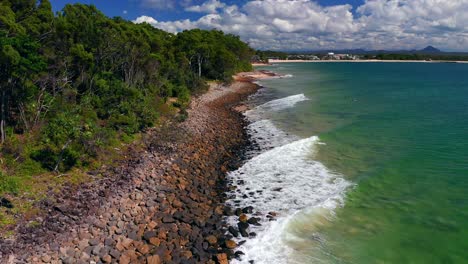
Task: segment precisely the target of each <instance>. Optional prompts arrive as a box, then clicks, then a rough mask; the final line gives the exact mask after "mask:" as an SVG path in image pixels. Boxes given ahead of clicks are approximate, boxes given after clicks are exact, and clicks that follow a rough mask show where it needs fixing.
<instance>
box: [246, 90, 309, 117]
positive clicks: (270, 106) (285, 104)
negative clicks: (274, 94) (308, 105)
mask: <svg viewBox="0 0 468 264" xmlns="http://www.w3.org/2000/svg"><path fill="white" fill-rule="evenodd" d="M306 100H309V98H307V97H306V96H305V95H304V94H296V95H291V96H288V97H285V98H281V99H277V100H273V101H270V102H267V103H265V104H262V105H259V106H257V107H255V108H254V109H251V110H249V111H246V112H245V116H247V118H249V119H250V120H251V121H254V120H258V119H261V118H262V117H263V115H265V114H268V113H271V112H276V111H281V110H285V109H288V108H292V107H294V106H295V105H296V104H297V103H299V102H302V101H306Z"/></svg>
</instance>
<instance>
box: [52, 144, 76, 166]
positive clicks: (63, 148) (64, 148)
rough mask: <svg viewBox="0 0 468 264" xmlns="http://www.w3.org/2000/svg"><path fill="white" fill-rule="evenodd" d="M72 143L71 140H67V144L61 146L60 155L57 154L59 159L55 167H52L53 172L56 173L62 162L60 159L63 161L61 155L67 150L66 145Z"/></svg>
mask: <svg viewBox="0 0 468 264" xmlns="http://www.w3.org/2000/svg"><path fill="white" fill-rule="evenodd" d="M71 142H72V140H71V139H69V140H68V141H67V143H65V145H63V147H62V150H61V151H60V154H59V157H58V159H57V163H56V164H55V167H54V171H55V172H57V171H58V167H59V165H60V163H61V162H62V159H63V153H64V152H65V150H66V149H67V148H68V145H70V143H71Z"/></svg>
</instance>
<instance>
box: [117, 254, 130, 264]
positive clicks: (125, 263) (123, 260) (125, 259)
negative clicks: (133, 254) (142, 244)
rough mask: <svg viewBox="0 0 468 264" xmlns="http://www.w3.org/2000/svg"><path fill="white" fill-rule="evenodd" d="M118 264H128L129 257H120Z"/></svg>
mask: <svg viewBox="0 0 468 264" xmlns="http://www.w3.org/2000/svg"><path fill="white" fill-rule="evenodd" d="M119 263H120V264H130V257H129V256H127V255H122V256H120V258H119Z"/></svg>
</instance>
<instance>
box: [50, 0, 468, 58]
mask: <svg viewBox="0 0 468 264" xmlns="http://www.w3.org/2000/svg"><path fill="white" fill-rule="evenodd" d="M51 2H52V5H53V7H54V10H55V11H58V10H60V9H62V8H63V6H64V5H66V4H67V3H76V2H79V3H85V4H94V5H95V6H97V7H98V8H99V9H100V10H101V11H103V12H104V13H105V14H106V15H108V16H110V17H113V16H121V17H123V18H126V19H128V20H131V21H134V22H136V23H143V22H146V23H149V24H151V25H153V26H154V27H157V28H161V29H164V30H167V31H170V32H173V33H177V32H180V31H182V30H186V29H192V28H204V29H213V28H216V29H220V30H223V31H225V32H228V33H233V34H237V35H239V36H240V37H241V38H242V39H243V40H244V41H247V42H249V44H250V45H251V46H253V47H255V48H260V49H274V50H316V49H352V48H364V49H390V50H392V49H393V50H399V49H422V48H424V47H425V46H428V45H433V46H436V47H438V48H441V49H443V50H446V51H468V0H112V1H110V0H94V1H93V0H77V1H70V0H55V1H54V0H53V1H51Z"/></svg>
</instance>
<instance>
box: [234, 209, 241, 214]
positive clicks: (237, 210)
mask: <svg viewBox="0 0 468 264" xmlns="http://www.w3.org/2000/svg"><path fill="white" fill-rule="evenodd" d="M234 214H235V215H237V216H240V215H241V214H242V209H240V208H237V209H236V211H235V212H234Z"/></svg>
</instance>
